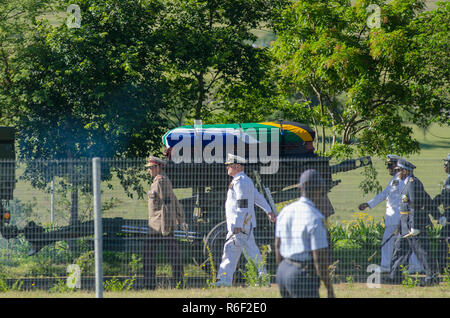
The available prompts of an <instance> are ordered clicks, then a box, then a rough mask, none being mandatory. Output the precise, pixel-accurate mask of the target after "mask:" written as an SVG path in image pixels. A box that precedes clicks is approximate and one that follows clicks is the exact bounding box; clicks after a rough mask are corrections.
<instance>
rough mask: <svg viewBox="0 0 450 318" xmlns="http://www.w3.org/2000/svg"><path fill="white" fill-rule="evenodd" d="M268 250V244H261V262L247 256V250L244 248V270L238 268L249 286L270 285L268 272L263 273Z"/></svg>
mask: <svg viewBox="0 0 450 318" xmlns="http://www.w3.org/2000/svg"><path fill="white" fill-rule="evenodd" d="M268 250H269V245H263V247H262V250H261V257H262V260H261V262H258V261H257V260H256V259H252V258H251V257H248V254H247V252H246V251H245V250H244V251H243V253H244V255H245V258H246V259H247V263H246V264H245V270H242V269H239V271H240V272H241V273H242V276H243V278H244V281H245V283H246V284H247V286H249V287H267V286H269V285H270V274H268V273H263V272H264V268H265V267H266V262H267V253H268Z"/></svg>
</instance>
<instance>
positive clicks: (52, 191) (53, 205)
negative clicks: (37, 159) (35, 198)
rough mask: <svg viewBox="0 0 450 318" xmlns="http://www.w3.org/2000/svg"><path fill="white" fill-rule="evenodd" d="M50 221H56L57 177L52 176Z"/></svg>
mask: <svg viewBox="0 0 450 318" xmlns="http://www.w3.org/2000/svg"><path fill="white" fill-rule="evenodd" d="M50 223H51V224H53V223H55V177H53V178H52V183H51V187H50Z"/></svg>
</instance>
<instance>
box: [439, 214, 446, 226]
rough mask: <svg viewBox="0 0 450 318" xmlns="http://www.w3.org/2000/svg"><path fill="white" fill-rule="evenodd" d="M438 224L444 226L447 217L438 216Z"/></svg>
mask: <svg viewBox="0 0 450 318" xmlns="http://www.w3.org/2000/svg"><path fill="white" fill-rule="evenodd" d="M439 224H440V225H442V226H445V225H446V224H447V218H446V217H445V216H441V217H440V218H439Z"/></svg>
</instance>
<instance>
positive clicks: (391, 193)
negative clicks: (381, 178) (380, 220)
mask: <svg viewBox="0 0 450 318" xmlns="http://www.w3.org/2000/svg"><path fill="white" fill-rule="evenodd" d="M404 187H405V182H404V180H402V179H401V178H400V177H399V176H398V174H396V175H395V176H394V177H393V178H392V179H391V180H390V181H389V183H388V185H387V186H386V188H384V190H383V191H382V192H380V193H378V194H377V195H376V196H375V197H374V198H373V199H372V200H370V201H368V202H367V204H368V205H369V207H370V208H371V209H373V208H374V207H375V206H377V205H378V204H379V203H381V202H383V201H384V200H386V214H385V217H384V233H383V239H382V242H383V243H384V242H386V240H387V239H388V238H389V237H391V238H390V239H389V241H387V243H386V244H384V246H383V247H382V248H381V264H380V265H381V267H382V268H384V269H390V267H391V259H392V254H393V252H394V243H395V237H392V234H393V233H394V232H395V230H396V229H397V228H398V227H399V226H400V203H401V193H402V191H403V188H404ZM421 270H422V266H421V265H420V262H419V260H418V259H417V257H416V255H415V254H414V253H412V254H411V256H410V258H409V271H410V272H420V271H421Z"/></svg>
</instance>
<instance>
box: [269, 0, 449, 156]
mask: <svg viewBox="0 0 450 318" xmlns="http://www.w3.org/2000/svg"><path fill="white" fill-rule="evenodd" d="M370 4H376V5H378V6H379V8H380V22H381V23H380V27H379V28H374V27H372V28H371V27H369V26H370V24H368V23H367V21H368V18H369V16H370V15H371V14H372V12H371V11H370V10H367V8H368V7H369V5H370ZM449 5H450V4H449V3H446V4H442V5H441V6H440V7H439V8H438V9H436V10H433V11H430V12H425V13H421V12H422V11H423V9H424V1H418V0H417V1H413V0H393V1H363V0H360V1H356V3H355V4H354V5H352V4H351V3H350V1H347V0H332V1H328V0H299V1H291V3H290V4H288V5H287V6H286V7H284V8H283V9H282V10H281V11H280V13H279V15H278V17H277V19H276V21H275V23H274V26H275V31H276V34H277V40H276V41H275V44H274V54H275V57H276V58H277V61H278V63H277V65H278V67H279V69H280V72H281V76H282V79H281V80H280V85H281V86H282V87H283V88H284V90H285V91H286V92H290V93H297V94H301V95H302V96H303V97H304V98H305V99H310V100H313V99H315V100H316V101H317V103H316V105H314V106H315V109H316V110H317V112H316V113H317V114H318V116H316V118H317V124H318V125H319V126H322V127H329V128H330V129H331V130H332V133H333V135H334V140H335V141H339V142H336V143H335V147H334V149H332V153H333V151H338V150H339V151H342V147H344V149H346V151H347V152H348V151H350V153H351V152H352V151H351V149H353V148H350V147H349V146H350V145H355V146H356V147H355V148H354V149H355V150H356V151H357V152H359V153H360V154H370V155H385V154H387V153H390V152H393V153H398V154H409V153H413V152H417V151H418V150H419V145H418V143H417V141H416V140H415V139H414V137H413V136H412V130H411V128H410V127H408V126H406V125H405V122H406V119H409V120H410V121H411V122H413V123H416V124H418V125H421V126H426V125H428V124H429V123H430V122H432V121H437V122H440V123H442V124H447V125H448V124H449V94H448V92H449V91H448V88H449V76H448V67H445V65H448V54H447V53H448V46H449V43H450V42H449V40H450V39H449V34H450V33H449V32H448V25H449V23H448V22H449V21H448V19H449V16H450V15H449V14H448V10H449V8H450V6H449ZM432 52H434V53H435V54H433V53H432ZM445 52H447V53H445ZM405 114H410V116H408V117H406V116H405Z"/></svg>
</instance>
